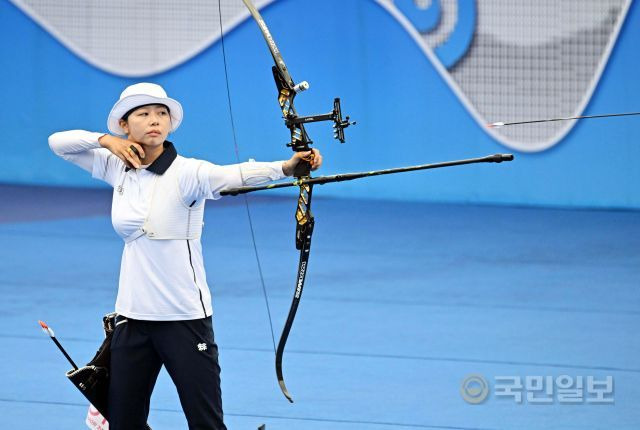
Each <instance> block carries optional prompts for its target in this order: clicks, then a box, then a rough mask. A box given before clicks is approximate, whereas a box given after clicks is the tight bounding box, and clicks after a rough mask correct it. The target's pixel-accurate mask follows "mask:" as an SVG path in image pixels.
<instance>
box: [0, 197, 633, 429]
mask: <svg viewBox="0 0 640 430" xmlns="http://www.w3.org/2000/svg"><path fill="white" fill-rule="evenodd" d="M319 190H321V188H319ZM109 198H110V194H109V192H108V191H105V190H80V189H64V188H36V187H19V186H8V185H5V186H0V202H2V203H1V210H0V243H1V246H0V295H1V297H2V303H3V306H2V307H1V309H0V354H1V360H0V384H1V385H0V387H1V388H0V429H36V428H47V429H82V428H86V427H85V425H84V418H85V416H86V412H87V404H86V402H85V401H84V398H83V397H82V396H81V395H80V394H79V393H78V392H77V391H76V390H75V388H74V387H73V386H72V385H71V384H70V383H69V382H68V381H67V380H66V378H65V377H64V372H65V371H66V370H68V368H69V365H68V363H67V362H66V361H65V359H64V357H63V356H62V355H61V354H60V352H59V351H58V350H57V349H56V348H55V346H54V345H53V343H52V342H51V341H50V340H49V339H48V338H47V337H46V336H45V335H44V334H42V332H41V331H40V330H39V327H38V326H37V320H39V319H42V320H45V321H47V322H48V323H49V324H50V325H51V326H52V327H53V328H54V330H55V331H56V334H57V336H58V338H59V340H60V341H61V343H62V344H63V345H64V346H65V347H66V348H67V350H68V351H69V352H70V354H71V356H72V357H73V358H74V359H75V360H76V361H78V362H86V361H87V360H89V359H90V358H91V357H92V356H93V353H94V352H95V349H96V348H97V346H98V345H99V343H100V341H101V337H102V333H101V323H100V319H101V316H102V315H103V314H105V313H107V312H110V311H112V309H113V303H114V300H115V295H116V286H117V276H118V268H119V262H120V252H121V249H122V246H123V244H122V241H121V239H119V238H118V237H117V236H116V234H115V233H114V232H113V230H112V227H111V223H110V219H109V204H110V203H109ZM250 201H251V208H252V214H253V220H254V226H255V231H256V239H257V246H258V250H259V252H260V258H261V263H262V268H263V270H264V275H265V281H266V286H267V291H268V296H269V302H270V305H271V312H272V317H273V323H274V330H275V332H276V340H277V337H278V336H279V335H280V330H281V329H282V326H283V324H284V320H285V318H286V314H287V312H288V308H289V305H290V302H291V297H292V294H293V288H294V277H295V270H296V265H297V258H298V256H297V251H296V250H295V248H294V244H293V231H294V226H293V220H292V215H293V209H294V206H295V197H294V196H293V195H292V196H291V197H274V198H272V197H270V196H266V195H265V194H262V195H260V196H256V197H252V198H251V199H250ZM314 213H315V216H316V230H315V233H314V243H313V246H312V252H311V261H310V265H309V271H308V277H307V282H306V286H305V290H304V293H303V297H302V302H301V306H300V309H299V311H298V316H297V319H296V321H295V323H294V326H293V330H292V333H291V335H290V337H289V342H288V344H287V350H286V351H285V355H284V366H283V368H284V375H285V381H286V382H287V386H288V388H289V390H290V391H291V393H292V395H293V397H294V400H295V403H294V404H289V403H288V402H287V401H286V399H285V398H284V397H283V396H282V394H281V392H280V389H279V388H278V384H277V381H276V377H275V370H274V365H273V361H274V352H273V346H272V341H271V334H270V331H269V322H268V318H267V313H266V308H265V303H264V298H263V296H262V290H261V287H260V284H259V282H260V281H259V276H258V272H257V265H256V261H255V256H254V254H253V245H252V243H251V237H250V233H249V228H248V222H247V217H246V213H245V208H244V205H243V204H242V200H241V199H239V198H235V199H234V198H228V199H223V200H222V201H219V202H210V203H208V209H207V212H206V216H205V224H206V226H205V233H204V236H203V239H202V241H203V247H204V253H205V263H206V266H207V271H208V278H209V281H210V285H211V288H212V294H213V298H214V299H213V300H214V323H215V334H216V338H217V342H218V345H219V346H220V359H221V366H222V371H223V373H222V378H223V381H222V384H223V401H224V407H225V414H226V422H227V425H228V427H229V428H230V429H256V428H257V427H258V425H260V424H262V423H265V424H266V425H267V429H269V430H270V429H305V430H306V429H308V430H316V429H338V430H341V429H349V430H352V429H394V428H397V429H409V428H424V429H518V430H521V429H637V428H640V408H638V406H637V404H638V399H640V362H639V360H638V357H639V356H640V337H639V336H638V329H639V328H640V212H637V211H635V212H634V211H588V210H561V209H540V208H512V207H494V206H471V205H444V204H425V203H406V202H388V201H350V200H337V199H322V198H321V192H317V195H316V200H315V201H314ZM470 374H480V375H483V377H484V378H485V379H486V381H487V382H488V384H489V387H490V394H489V395H488V397H487V398H486V400H485V401H484V402H483V403H481V404H470V403H467V402H466V401H465V400H464V399H463V397H462V396H461V382H462V381H463V380H464V379H465V377H466V376H467V375H470ZM562 375H568V376H569V377H570V378H572V379H573V380H574V381H576V380H578V379H581V380H583V381H584V384H585V385H584V386H583V388H582V389H581V390H578V391H579V392H580V394H582V395H583V400H582V401H581V402H579V403H577V404H567V403H565V402H564V401H563V400H562V399H561V398H560V395H559V393H558V392H557V388H558V387H557V386H551V387H550V388H553V389H554V391H553V392H552V393H551V394H547V393H546V392H545V391H544V390H543V391H535V390H534V389H533V388H531V387H529V389H527V388H526V387H525V388H523V389H522V390H520V392H521V393H524V394H523V395H524V399H523V401H522V402H521V403H518V402H516V401H515V400H514V399H513V398H512V397H506V396H498V395H496V393H495V390H496V384H500V380H499V379H497V378H498V377H500V376H513V377H516V378H520V379H521V380H522V382H523V383H524V382H525V380H526V378H527V377H529V379H531V378H532V377H543V380H545V381H546V379H548V378H544V377H551V378H558V377H560V376H562ZM607 376H611V378H612V380H613V389H612V390H611V393H610V394H606V395H605V397H606V398H607V399H613V400H612V403H605V404H595V403H592V402H591V400H592V398H593V396H594V395H595V389H593V387H587V378H588V377H592V378H595V379H596V380H597V381H604V380H605V378H606V377H607ZM534 379H535V378H534ZM536 380H537V379H536ZM574 387H575V386H574ZM471 388H473V387H471ZM545 388H546V387H545ZM469 392H472V391H469ZM527 394H529V395H532V396H535V398H536V399H537V398H541V397H542V398H547V399H551V404H535V403H533V402H532V401H529V400H527ZM533 401H534V402H535V399H533ZM151 406H152V411H151V416H150V418H149V423H150V424H151V425H152V427H153V428H154V430H161V429H186V428H187V426H186V421H185V419H184V416H183V415H182V412H181V408H180V404H179V401H178V397H177V394H176V392H175V389H174V388H173V386H172V384H171V381H170V380H169V378H168V376H167V375H166V373H165V372H164V371H163V372H162V374H161V377H160V380H159V381H158V385H157V387H156V390H155V392H154V396H153V399H152V405H151Z"/></svg>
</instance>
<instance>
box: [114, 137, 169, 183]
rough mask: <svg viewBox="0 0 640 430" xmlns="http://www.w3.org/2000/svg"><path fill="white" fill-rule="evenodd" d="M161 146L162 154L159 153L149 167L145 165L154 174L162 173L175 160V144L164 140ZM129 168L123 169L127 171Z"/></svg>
mask: <svg viewBox="0 0 640 430" xmlns="http://www.w3.org/2000/svg"><path fill="white" fill-rule="evenodd" d="M162 146H163V147H164V151H162V154H160V156H159V157H158V158H156V159H155V161H154V162H153V163H151V164H150V165H149V167H147V171H149V172H153V173H155V174H156V175H162V174H164V172H166V171H167V169H168V168H169V166H171V163H173V160H175V159H176V157H177V156H178V152H177V151H176V148H175V146H173V143H171V142H169V141H168V140H165V141H164V143H163V144H162ZM129 170H130V169H129V168H128V167H127V168H126V169H125V171H127V172H128V171H129Z"/></svg>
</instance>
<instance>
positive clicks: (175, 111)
mask: <svg viewBox="0 0 640 430" xmlns="http://www.w3.org/2000/svg"><path fill="white" fill-rule="evenodd" d="M154 104H158V105H165V106H166V107H168V108H169V115H171V132H174V131H176V130H177V128H178V127H180V123H181V122H182V115H183V113H182V105H181V104H180V103H179V102H178V101H177V100H174V99H172V98H169V97H165V98H160V97H153V96H149V95H146V94H134V95H131V96H127V97H125V98H123V99H120V100H118V101H117V102H116V104H115V105H113V108H111V112H109V118H108V119H107V128H108V129H109V131H110V132H111V133H113V134H118V135H125V134H126V133H125V131H124V130H123V129H122V127H120V119H121V118H122V117H123V116H124V114H126V113H127V112H129V111H130V110H131V109H134V108H136V107H139V106H144V105H154Z"/></svg>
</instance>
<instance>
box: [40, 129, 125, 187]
mask: <svg viewBox="0 0 640 430" xmlns="http://www.w3.org/2000/svg"><path fill="white" fill-rule="evenodd" d="M122 141H123V139H120V138H118V137H115V136H111V135H109V134H105V133H94V132H91V131H84V130H70V131H62V132H58V133H54V134H52V135H51V136H49V147H51V150H52V151H53V152H54V153H55V154H56V155H58V156H59V157H61V158H63V159H65V160H67V161H70V162H72V163H73V164H75V165H76V166H79V167H81V168H82V169H84V170H86V171H87V172H89V173H91V175H92V176H93V177H94V178H96V179H100V180H103V181H105V182H107V183H108V184H110V185H112V186H113V185H114V183H115V180H116V178H117V176H118V174H119V172H122V170H123V169H124V168H125V167H129V166H130V164H129V163H125V162H124V161H123V160H122V159H121V158H120V157H122V158H125V156H123V155H121V154H120V153H123V152H126V151H125V150H123V149H122V147H123V145H124V147H126V145H125V144H124V143H123V142H122ZM124 142H125V143H126V141H124Z"/></svg>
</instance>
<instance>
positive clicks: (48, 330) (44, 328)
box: [38, 321, 56, 337]
mask: <svg viewBox="0 0 640 430" xmlns="http://www.w3.org/2000/svg"><path fill="white" fill-rule="evenodd" d="M38 324H40V327H42V331H43V332H44V333H45V334H47V335H49V336H51V337H56V335H55V333H54V332H53V330H52V329H51V327H49V326H48V325H47V323H45V322H44V321H38Z"/></svg>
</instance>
